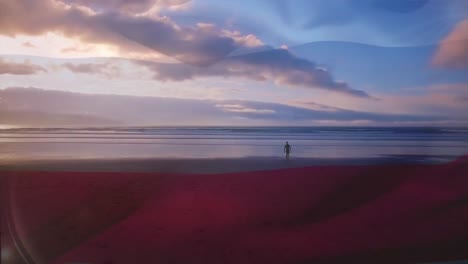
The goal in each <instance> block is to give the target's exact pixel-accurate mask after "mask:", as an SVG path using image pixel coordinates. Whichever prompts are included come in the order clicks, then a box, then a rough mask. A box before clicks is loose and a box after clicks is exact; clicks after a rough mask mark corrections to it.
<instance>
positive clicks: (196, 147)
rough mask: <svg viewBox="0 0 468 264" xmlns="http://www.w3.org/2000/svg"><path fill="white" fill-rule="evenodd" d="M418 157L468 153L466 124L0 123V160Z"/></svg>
mask: <svg viewBox="0 0 468 264" xmlns="http://www.w3.org/2000/svg"><path fill="white" fill-rule="evenodd" d="M286 141H288V142H289V143H290V145H291V146H292V154H291V158H294V157H301V158H330V159H333V158H370V157H421V158H424V159H429V158H430V159H432V160H433V161H449V160H452V159H454V158H456V157H459V156H461V155H465V154H467V153H468V128H441V127H419V128H416V127H402V128H399V127H99V128H98V127H94V128H93V127H87V128H2V129H0V160H2V161H8V160H36V159H39V160H48V159H99V158H102V159H120V158H245V157H281V156H283V155H284V153H283V146H284V144H285V142H286Z"/></svg>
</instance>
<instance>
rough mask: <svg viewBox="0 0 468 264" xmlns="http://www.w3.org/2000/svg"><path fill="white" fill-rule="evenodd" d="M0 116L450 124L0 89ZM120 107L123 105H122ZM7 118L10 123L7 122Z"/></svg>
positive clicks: (244, 104)
mask: <svg viewBox="0 0 468 264" xmlns="http://www.w3.org/2000/svg"><path fill="white" fill-rule="evenodd" d="M0 98H2V99H3V100H2V101H1V102H2V103H0V112H2V111H8V112H9V113H32V112H39V113H50V114H51V116H54V115H57V114H60V115H62V116H63V115H68V116H70V115H73V116H77V117H78V116H87V117H92V118H93V119H94V120H99V119H102V120H113V121H114V122H118V123H121V124H127V125H269V124H277V125H286V124H301V125H307V124H323V123H327V122H328V123H331V122H340V124H363V123H365V124H383V123H386V124H389V123H393V122H405V123H406V124H407V125H411V124H414V123H418V122H426V123H430V122H441V121H451V120H452V119H451V118H450V117H441V116H431V115H410V114H383V113H370V112H362V111H352V110H347V109H339V108H336V109H335V110H334V111H329V110H314V109H308V108H304V107H297V106H291V105H287V104H278V103H268V102H257V101H248V100H208V99H206V100H198V99H180V98H167V97H135V96H118V95H96V94H80V93H72V92H61V91H51V90H41V89H34V88H7V89H5V90H0ZM122 106H124V107H122ZM9 120H14V118H10V119H9Z"/></svg>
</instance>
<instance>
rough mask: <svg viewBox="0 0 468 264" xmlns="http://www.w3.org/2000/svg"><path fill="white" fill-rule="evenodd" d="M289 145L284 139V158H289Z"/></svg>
mask: <svg viewBox="0 0 468 264" xmlns="http://www.w3.org/2000/svg"><path fill="white" fill-rule="evenodd" d="M291 149H292V148H291V145H289V143H288V142H287V141H286V145H284V153H286V159H287V160H288V159H289V153H291Z"/></svg>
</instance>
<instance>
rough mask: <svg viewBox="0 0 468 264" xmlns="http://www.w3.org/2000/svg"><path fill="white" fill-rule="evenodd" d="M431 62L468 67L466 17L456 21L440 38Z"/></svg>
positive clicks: (467, 25) (462, 67)
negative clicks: (445, 34)
mask: <svg viewBox="0 0 468 264" xmlns="http://www.w3.org/2000/svg"><path fill="white" fill-rule="evenodd" d="M432 63H433V64H434V65H435V66H438V67H444V68H454V69H464V68H468V19H466V20H464V21H462V22H460V23H458V24H457V26H456V27H455V28H454V29H453V30H452V32H451V33H450V34H449V35H448V36H447V37H446V38H445V39H444V40H442V42H441V43H440V46H439V49H438V51H437V53H436V55H435V56H434V58H433V60H432Z"/></svg>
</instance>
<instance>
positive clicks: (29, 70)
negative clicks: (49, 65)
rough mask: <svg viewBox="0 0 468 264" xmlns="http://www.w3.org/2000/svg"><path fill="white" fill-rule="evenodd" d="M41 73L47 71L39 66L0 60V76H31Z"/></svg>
mask: <svg viewBox="0 0 468 264" xmlns="http://www.w3.org/2000/svg"><path fill="white" fill-rule="evenodd" d="M41 72H47V70H46V69H45V68H43V67H41V66H38V65H34V64H31V63H29V62H24V63H16V62H9V61H6V60H3V59H2V58H0V74H12V75H32V74H37V73H41Z"/></svg>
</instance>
